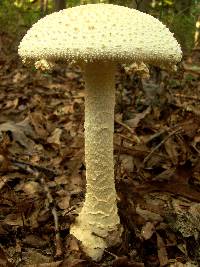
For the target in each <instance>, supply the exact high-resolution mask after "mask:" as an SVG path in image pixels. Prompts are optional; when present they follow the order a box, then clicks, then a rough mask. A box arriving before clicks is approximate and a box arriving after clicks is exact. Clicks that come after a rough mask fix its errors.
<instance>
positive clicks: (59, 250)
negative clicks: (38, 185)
mask: <svg viewBox="0 0 200 267" xmlns="http://www.w3.org/2000/svg"><path fill="white" fill-rule="evenodd" d="M41 182H42V184H43V186H44V190H45V192H46V196H47V199H48V202H49V203H48V204H49V208H51V213H52V215H53V218H54V225H55V243H56V254H55V256H56V257H59V256H61V255H62V243H61V239H60V232H59V222H58V215H57V211H56V207H55V204H54V200H53V198H52V195H51V192H50V190H49V188H48V186H47V184H46V181H45V179H44V178H43V177H41Z"/></svg>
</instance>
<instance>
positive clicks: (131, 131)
mask: <svg viewBox="0 0 200 267" xmlns="http://www.w3.org/2000/svg"><path fill="white" fill-rule="evenodd" d="M115 122H116V123H117V124H119V125H121V126H123V127H124V128H125V129H127V130H128V131H129V132H130V133H131V134H134V130H133V129H131V127H129V126H128V125H127V124H125V123H123V122H121V121H119V120H117V119H115ZM134 138H135V140H136V142H137V143H141V141H140V139H139V137H138V136H137V135H134Z"/></svg>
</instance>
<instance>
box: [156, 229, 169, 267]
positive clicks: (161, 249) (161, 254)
mask: <svg viewBox="0 0 200 267" xmlns="http://www.w3.org/2000/svg"><path fill="white" fill-rule="evenodd" d="M156 236H157V247H158V258H159V261H160V267H164V266H167V264H168V262H169V260H168V255H167V249H166V246H165V243H164V241H163V239H162V238H161V236H160V235H159V234H158V233H156Z"/></svg>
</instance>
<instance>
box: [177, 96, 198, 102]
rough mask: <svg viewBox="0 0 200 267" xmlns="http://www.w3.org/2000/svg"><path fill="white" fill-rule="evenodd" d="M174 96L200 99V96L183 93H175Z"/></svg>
mask: <svg viewBox="0 0 200 267" xmlns="http://www.w3.org/2000/svg"><path fill="white" fill-rule="evenodd" d="M173 96H175V97H180V98H186V99H192V100H196V101H200V97H198V96H191V95H183V94H173Z"/></svg>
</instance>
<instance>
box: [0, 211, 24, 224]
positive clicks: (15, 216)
mask: <svg viewBox="0 0 200 267" xmlns="http://www.w3.org/2000/svg"><path fill="white" fill-rule="evenodd" d="M3 222H4V223H5V224H8V225H11V226H23V225H24V221H23V218H22V214H21V213H17V212H16V213H10V214H8V215H7V216H6V218H5V219H4V221H3Z"/></svg>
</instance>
